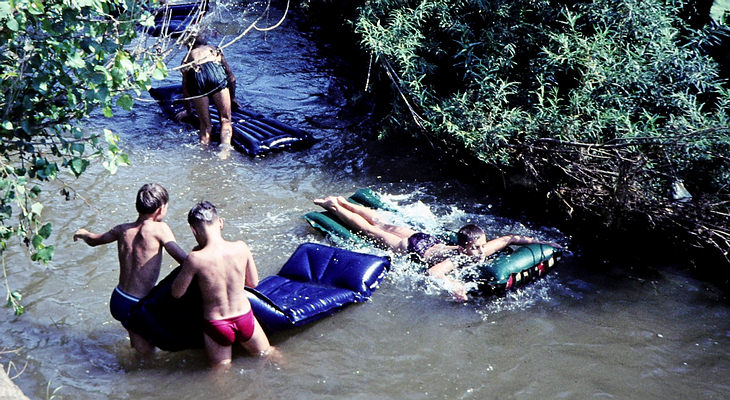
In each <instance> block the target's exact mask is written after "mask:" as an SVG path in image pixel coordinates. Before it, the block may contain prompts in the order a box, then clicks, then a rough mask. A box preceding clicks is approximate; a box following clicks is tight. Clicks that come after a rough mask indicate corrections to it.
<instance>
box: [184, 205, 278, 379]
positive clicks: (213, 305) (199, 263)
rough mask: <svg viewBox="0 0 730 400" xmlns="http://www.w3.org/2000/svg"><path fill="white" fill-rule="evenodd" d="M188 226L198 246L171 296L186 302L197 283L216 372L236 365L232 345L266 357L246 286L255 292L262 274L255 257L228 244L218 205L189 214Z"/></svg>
mask: <svg viewBox="0 0 730 400" xmlns="http://www.w3.org/2000/svg"><path fill="white" fill-rule="evenodd" d="M188 223H189V224H190V228H191V229H192V231H193V236H195V240H196V241H197V242H198V246H196V247H195V248H194V249H193V251H191V252H190V255H188V258H187V260H185V263H184V264H183V268H182V270H181V271H180V274H179V275H178V276H177V278H175V281H173V283H172V296H173V297H175V298H179V297H181V296H182V295H183V294H185V291H186V290H187V289H188V286H190V283H191V282H192V280H193V278H194V277H195V278H197V281H198V285H199V287H200V292H201V294H202V296H203V318H204V319H205V321H204V325H205V328H204V329H205V331H204V334H203V340H204V343H205V351H206V353H207V355H208V359H209V361H210V364H211V366H214V367H218V366H226V365H228V364H230V363H231V353H232V348H233V343H234V342H238V343H240V344H241V345H242V346H243V348H244V349H246V351H248V353H249V354H252V355H260V356H263V355H267V354H269V353H270V352H271V351H272V350H273V347H271V345H270V344H269V339H268V338H267V337H266V334H265V333H264V331H263V329H262V328H261V325H259V323H258V321H257V320H256V318H255V317H254V315H253V311H252V310H251V303H250V302H249V301H248V298H247V297H246V292H245V290H244V285H248V286H249V287H256V286H257V285H258V283H259V276H258V271H257V270H256V264H255V263H254V261H253V255H252V254H251V251H250V250H249V248H248V246H247V245H246V243H245V242H243V241H240V240H239V241H235V242H229V241H227V240H225V239H223V236H222V235H221V230H222V229H223V220H222V219H221V218H219V217H218V212H217V211H216V209H215V206H213V204H211V203H209V202H207V201H204V202H202V203H198V204H197V205H196V206H195V207H193V208H192V209H191V210H190V212H189V213H188Z"/></svg>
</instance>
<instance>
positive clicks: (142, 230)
mask: <svg viewBox="0 0 730 400" xmlns="http://www.w3.org/2000/svg"><path fill="white" fill-rule="evenodd" d="M168 200H169V197H168V194H167V190H165V188H164V187H162V186H161V185H158V184H156V183H148V184H146V185H144V186H142V188H140V189H139V191H138V192H137V200H136V202H135V206H136V208H137V212H138V213H139V216H138V217H137V220H136V221H134V222H129V223H126V224H121V225H117V226H115V227H114V228H112V229H111V230H109V231H108V232H106V233H103V234H97V233H92V232H89V231H87V230H86V229H83V228H82V229H79V230H78V231H76V233H75V234H74V237H73V239H74V242H75V241H77V240H79V239H81V240H83V241H84V242H86V244H88V245H90V246H98V245H101V244H107V243H111V242H117V253H118V256H119V267H120V269H119V284H118V285H117V287H116V288H114V291H113V292H112V297H111V300H110V301H109V308H110V310H111V313H112V316H113V317H114V319H116V320H117V321H119V322H121V323H122V325H123V326H124V327H125V328H126V321H127V318H128V317H129V313H130V311H131V309H132V307H133V306H134V305H135V304H137V303H138V302H139V300H140V299H141V298H142V297H144V296H146V295H147V293H149V292H150V290H152V287H154V286H155V283H156V282H157V278H158V277H159V275H160V267H161V265H162V249H163V248H164V249H165V250H167V252H168V253H169V254H170V255H171V256H172V257H173V258H174V259H175V261H177V262H179V263H181V264H182V263H183V261H185V258H186V257H187V256H186V254H185V251H184V250H183V249H181V248H180V246H178V244H177V242H176V241H175V235H173V234H172V230H170V227H169V226H168V225H167V224H166V223H164V222H162V220H163V218H165V215H167V203H168ZM127 331H128V332H129V339H130V341H131V345H132V347H133V348H134V349H135V350H137V351H139V352H140V353H142V354H150V353H152V352H153V351H154V349H155V348H154V346H153V345H152V344H151V343H149V342H148V341H147V340H145V339H144V338H142V336H140V335H138V334H136V333H134V332H132V331H130V330H129V329H127Z"/></svg>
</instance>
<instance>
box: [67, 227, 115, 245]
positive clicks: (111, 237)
mask: <svg viewBox="0 0 730 400" xmlns="http://www.w3.org/2000/svg"><path fill="white" fill-rule="evenodd" d="M117 228H118V227H117V226H115V227H114V228H112V229H110V230H109V231H107V232H104V233H102V234H98V233H93V232H89V231H87V230H86V229H84V228H81V229H79V230H77V231H76V233H74V242H75V241H77V240H79V239H81V240H83V241H84V242H86V244H88V245H89V246H98V245H101V244H107V243H111V242H114V241H116V240H117V239H118V237H119V235H118V229H117Z"/></svg>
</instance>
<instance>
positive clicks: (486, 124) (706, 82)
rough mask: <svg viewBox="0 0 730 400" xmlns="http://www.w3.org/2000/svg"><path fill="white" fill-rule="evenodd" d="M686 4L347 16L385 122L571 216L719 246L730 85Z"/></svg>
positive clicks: (540, 5) (529, 4)
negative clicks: (382, 83) (513, 178)
mask: <svg viewBox="0 0 730 400" xmlns="http://www.w3.org/2000/svg"><path fill="white" fill-rule="evenodd" d="M312 2H313V1H312ZM690 6H692V5H691V4H689V5H688V4H687V2H681V1H672V0H665V1H662V0H643V1H642V0H626V1H620V2H619V1H611V0H595V1H590V2H588V1H569V0H564V1H547V0H537V1H535V0H531V1H527V0H515V1H502V0H492V1H477V0H471V1H469V0H399V1H396V0H371V1H368V2H364V3H363V5H362V6H361V8H360V10H359V13H358V15H356V16H355V17H354V19H355V21H354V22H355V29H356V32H357V33H358V34H359V36H360V38H361V44H362V47H363V49H364V50H365V51H367V52H369V53H371V54H372V55H373V56H374V57H375V58H376V59H377V60H378V61H379V62H380V65H382V67H383V68H382V71H383V72H382V73H381V74H380V75H379V76H380V77H381V79H386V80H389V81H391V82H392V87H393V92H392V93H394V96H393V97H392V99H393V108H392V114H391V115H390V117H389V119H388V120H389V121H390V124H388V125H387V126H388V128H386V129H388V131H389V133H393V132H398V133H403V132H410V133H412V134H423V135H425V136H426V137H428V138H429V140H431V141H433V142H436V143H437V144H438V145H439V146H441V147H442V148H443V149H447V151H449V152H452V153H453V154H468V159H469V161H468V162H469V163H474V161H473V160H478V161H477V164H483V165H486V166H490V167H495V168H498V169H501V170H504V171H509V172H510V173H513V174H514V173H520V174H524V175H525V176H526V177H528V178H530V180H531V182H532V186H531V187H532V190H535V191H538V192H540V193H543V194H547V195H548V196H550V197H551V198H556V199H559V204H561V205H562V206H563V209H564V210H565V211H566V212H567V213H568V214H569V215H572V216H581V217H582V218H583V217H585V218H591V219H595V218H598V219H599V220H601V221H603V222H604V224H605V226H607V227H608V228H610V229H624V228H627V227H629V226H634V227H635V226H647V225H648V226H655V227H657V228H665V227H672V228H676V227H679V228H680V230H683V231H685V232H686V233H687V235H685V236H683V239H684V240H690V241H692V244H700V245H702V246H710V247H714V248H717V249H719V250H720V251H721V252H723V253H724V254H725V255H726V256H727V251H728V249H730V235H729V233H728V229H729V228H728V226H730V224H728V222H730V208H729V206H728V204H730V203H729V202H728V200H730V190H729V188H728V186H727V183H728V182H730V179H729V178H730V158H728V156H727V154H730V153H728V150H730V148H729V146H730V131H729V129H728V127H729V126H730V123H729V122H730V121H729V117H728V114H727V110H728V105H729V104H730V93H729V92H728V90H727V89H726V88H724V87H723V85H722V83H723V81H722V80H720V79H719V78H718V73H717V71H718V67H717V65H716V63H715V62H714V61H713V60H712V59H711V58H709V57H708V56H706V55H704V53H703V52H702V51H700V49H701V46H700V45H699V42H700V38H701V35H696V34H695V33H692V32H693V31H692V30H691V29H689V26H688V24H687V22H686V21H683V20H682V19H681V18H680V17H679V16H680V15H686V14H687V12H688V11H687V10H688V9H690V8H692V7H690ZM694 20H697V18H694ZM405 121H409V122H408V123H405ZM474 167H475V168H473V169H474V170H477V167H479V166H478V165H475V166H474ZM521 181H524V179H522V180H521ZM683 187H684V188H686V189H687V190H688V193H689V194H691V196H692V197H691V199H690V197H688V196H687V192H686V191H682V190H681V189H682V188H683ZM688 200H689V201H688ZM647 222H648V224H647Z"/></svg>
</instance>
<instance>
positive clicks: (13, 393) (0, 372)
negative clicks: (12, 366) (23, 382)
mask: <svg viewBox="0 0 730 400" xmlns="http://www.w3.org/2000/svg"><path fill="white" fill-rule="evenodd" d="M0 400H30V399H28V396H26V395H25V394H24V393H23V391H22V390H20V388H19V387H18V386H16V385H15V383H13V381H12V380H11V379H10V377H9V376H8V374H7V372H5V366H3V365H0Z"/></svg>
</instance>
